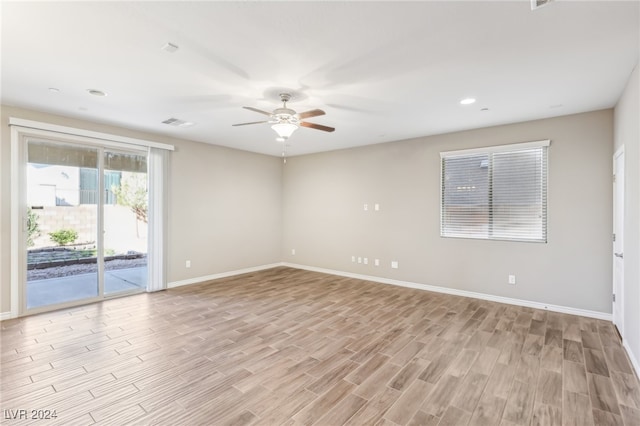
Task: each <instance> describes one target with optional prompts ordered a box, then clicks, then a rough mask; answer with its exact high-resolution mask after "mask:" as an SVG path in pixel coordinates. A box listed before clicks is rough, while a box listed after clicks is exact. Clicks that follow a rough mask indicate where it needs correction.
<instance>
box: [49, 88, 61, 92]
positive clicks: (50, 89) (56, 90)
mask: <svg viewBox="0 0 640 426" xmlns="http://www.w3.org/2000/svg"><path fill="white" fill-rule="evenodd" d="M49 91H50V92H53V93H58V92H59V91H60V89H58V88H57V87H49Z"/></svg>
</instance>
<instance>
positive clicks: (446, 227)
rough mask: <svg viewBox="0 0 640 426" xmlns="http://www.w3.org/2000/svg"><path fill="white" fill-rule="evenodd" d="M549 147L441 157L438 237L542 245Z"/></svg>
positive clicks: (486, 150)
mask: <svg viewBox="0 0 640 426" xmlns="http://www.w3.org/2000/svg"><path fill="white" fill-rule="evenodd" d="M548 146H549V141H539V142H528V143H524V144H513V145H502V146H497V147H490V148H483V149H472V150H465V151H450V152H443V153H441V154H440V156H441V165H442V170H441V171H442V185H441V204H440V205H441V218H440V235H441V236H443V237H458V238H478V239H492V240H515V241H536V242H546V241H547V150H548Z"/></svg>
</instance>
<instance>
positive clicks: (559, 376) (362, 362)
mask: <svg viewBox="0 0 640 426" xmlns="http://www.w3.org/2000/svg"><path fill="white" fill-rule="evenodd" d="M1 327H2V331H1V343H2V347H1V358H0V361H1V379H2V385H1V394H0V402H1V406H2V419H1V420H0V422H2V424H7V425H14V424H16V425H17V424H31V423H34V424H35V423H37V424H47V425H49V424H64V425H76V424H77V425H90V424H105V425H106V424H109V425H125V424H133V425H147V424H166V425H182V424H184V425H198V424H207V425H249V424H262V425H272V424H278V425H279V424H286V425H312V424H317V425H341V424H348V425H467V424H470V425H505V426H506V425H578V426H585V425H627V426H631V425H636V426H637V425H638V424H640V423H639V419H640V384H639V383H638V380H637V378H636V376H635V375H634V372H633V370H632V368H631V365H630V364H629V361H628V359H627V356H626V353H625V351H624V349H623V348H622V346H621V345H620V342H619V340H618V337H617V336H616V332H615V330H614V329H613V326H612V324H611V323H609V322H605V321H600V320H594V319H590V318H584V317H577V316H571V315H564V314H558V313H552V312H546V311H541V310H535V309H530V308H523V307H516V306H511V305H503V304H499V303H493V302H487V301H481V300H476V299H470V298H464V297H457V296H450V295H444V294H439V293H430V292H425V291H420V290H413V289H407V288H400V287H394V286H390V285H384V284H377V283H371V282H366V281H360V280H356V279H350V278H343V277H336V276H331V275H325V274H320V273H315V272H308V271H301V270H296V269H290V268H275V269H270V270H267V271H261V272H258V273H253V274H246V275H242V276H237V277H233V278H228V279H222V280H218V281H215V282H210V283H205V284H200V285H193V286H185V287H180V288H176V289H171V290H167V291H164V292H159V293H153V294H141V295H136V296H132V297H128V298H121V299H114V300H109V301H105V302H101V303H96V304H92V305H87V306H83V307H78V308H73V309H66V310H61V311H57V312H52V313H47V314H41V315H36V316H31V317H26V318H20V319H15V320H8V321H3V322H2V323H1ZM21 409H23V410H29V411H28V413H27V414H28V416H30V415H31V414H32V413H31V411H30V410H55V412H56V415H57V417H56V418H55V419H52V420H46V421H45V420H33V419H26V420H24V419H22V420H21V419H11V418H10V417H11V416H12V415H13V416H15V415H16V414H17V413H20V412H19V411H17V410H21ZM12 413H13V414H12Z"/></svg>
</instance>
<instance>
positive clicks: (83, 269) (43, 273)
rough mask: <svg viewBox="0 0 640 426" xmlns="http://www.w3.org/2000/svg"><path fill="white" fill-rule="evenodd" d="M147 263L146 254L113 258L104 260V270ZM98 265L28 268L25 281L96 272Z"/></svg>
mask: <svg viewBox="0 0 640 426" xmlns="http://www.w3.org/2000/svg"><path fill="white" fill-rule="evenodd" d="M146 264H147V258H146V256H142V257H138V258H135V259H113V260H109V261H106V262H104V267H105V270H107V271H114V270H116V269H126V268H135V267H140V266H145V265H146ZM97 271H98V265H97V264H96V263H77V264H71V265H64V266H55V267H51V268H44V269H29V270H28V271H27V281H32V280H44V279H47V278H58V277H68V276H72V275H79V274H88V273H91V272H97Z"/></svg>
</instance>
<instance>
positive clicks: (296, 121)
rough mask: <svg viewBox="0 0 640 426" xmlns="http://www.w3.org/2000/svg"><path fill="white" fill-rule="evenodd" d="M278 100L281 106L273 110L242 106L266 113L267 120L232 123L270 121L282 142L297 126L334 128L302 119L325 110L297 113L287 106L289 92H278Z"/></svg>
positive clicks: (325, 129) (320, 128)
mask: <svg viewBox="0 0 640 426" xmlns="http://www.w3.org/2000/svg"><path fill="white" fill-rule="evenodd" d="M280 100H281V101H282V108H276V109H274V110H273V112H267V111H263V110H261V109H257V108H253V107H248V106H245V107H242V108H244V109H248V110H250V111H254V112H257V113H260V114H264V115H268V116H269V120H264V121H252V122H250V123H240V124H234V126H247V125H249V124H262V123H270V124H271V125H272V126H271V128H272V129H273V130H275V132H276V133H277V134H278V139H277V140H278V141H280V142H283V141H285V140H287V139H289V137H290V136H291V135H292V134H293V132H295V131H296V130H297V129H298V127H300V126H302V127H308V128H310V129H316V130H322V131H323V132H333V131H334V130H335V129H334V128H333V127H329V126H323V125H321V124H315V123H308V122H306V121H302V120H304V119H305V118H311V117H317V116H319V115H324V114H325V112H324V111H323V110H321V109H312V110H311V111H306V112H301V113H297V112H295V111H294V110H292V109H290V108H287V102H289V101H290V100H291V94H289V93H280Z"/></svg>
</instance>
